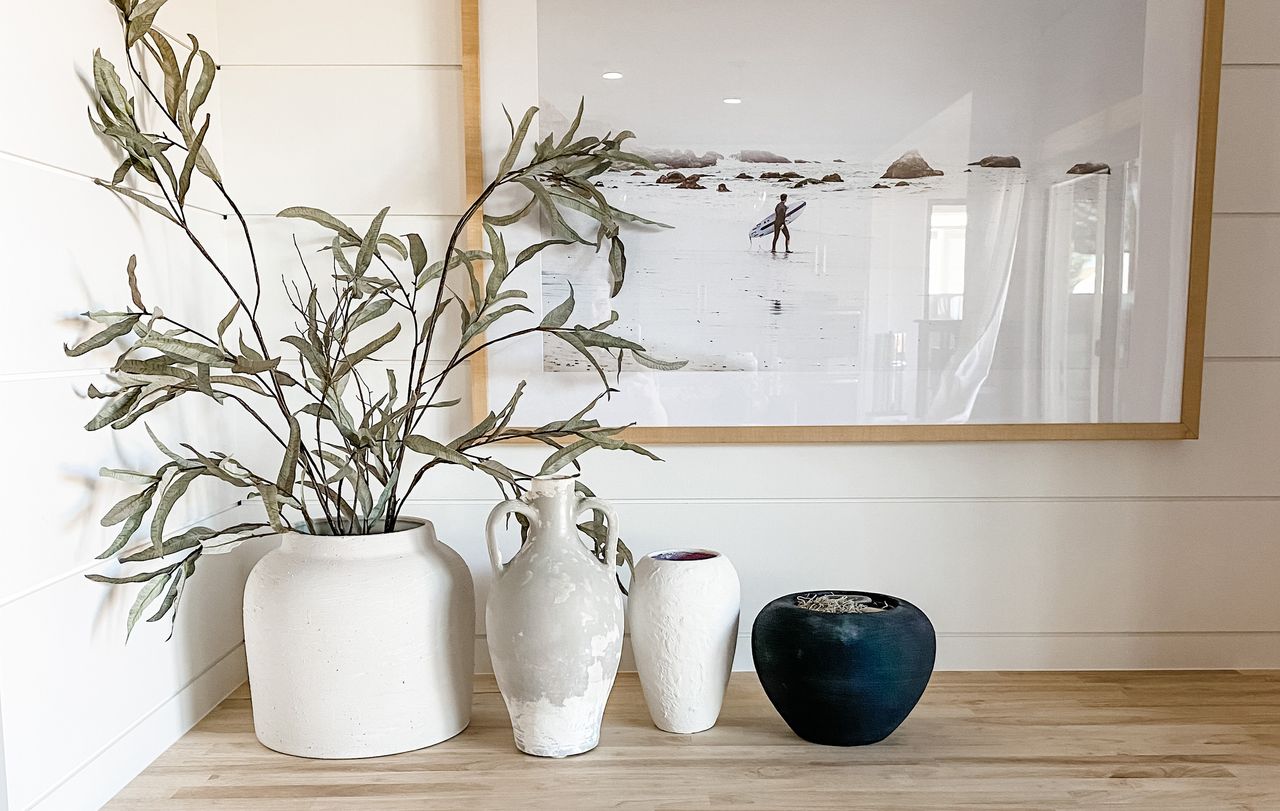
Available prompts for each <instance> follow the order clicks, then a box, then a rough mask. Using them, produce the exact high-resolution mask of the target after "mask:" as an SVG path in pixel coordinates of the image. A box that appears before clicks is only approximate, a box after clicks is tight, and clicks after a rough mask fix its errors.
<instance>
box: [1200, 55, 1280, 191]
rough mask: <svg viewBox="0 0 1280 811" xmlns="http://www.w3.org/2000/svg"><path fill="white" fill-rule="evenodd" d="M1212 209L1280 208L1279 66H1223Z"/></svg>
mask: <svg viewBox="0 0 1280 811" xmlns="http://www.w3.org/2000/svg"><path fill="white" fill-rule="evenodd" d="M1218 121H1219V123H1218V150H1217V161H1216V172H1217V179H1216V184H1215V190H1214V198H1213V210H1214V212H1215V213H1233V212H1270V213H1276V212H1280V150H1277V149H1276V148H1275V145H1276V144H1277V143H1280V69H1272V68H1251V67H1237V68H1232V67H1226V68H1224V69H1223V71H1222V97H1221V108H1220V111H1219V118H1218Z"/></svg>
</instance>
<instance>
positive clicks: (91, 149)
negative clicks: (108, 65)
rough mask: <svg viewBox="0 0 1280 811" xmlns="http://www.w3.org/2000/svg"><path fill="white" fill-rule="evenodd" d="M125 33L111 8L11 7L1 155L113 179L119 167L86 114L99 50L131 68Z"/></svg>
mask: <svg viewBox="0 0 1280 811" xmlns="http://www.w3.org/2000/svg"><path fill="white" fill-rule="evenodd" d="M119 32H120V28H119V24H118V23H117V22H116V11H115V8H114V7H113V6H112V5H111V4H110V3H108V2H97V0H94V1H93V2H88V3H86V2H82V1H81V0H47V1H46V2H39V3H18V4H13V5H11V6H10V7H8V8H6V9H5V23H4V25H3V26H0V53H3V54H4V55H5V56H4V59H5V69H4V70H0V98H3V99H4V102H5V113H4V115H3V116H0V151H2V152H9V153H12V154H16V155H21V156H22V157H25V158H31V159H33V160H37V161H41V162H43V163H48V164H52V165H54V166H60V167H62V168H65V169H71V170H73V171H78V172H84V173H86V174H93V173H105V174H106V175H107V176H110V174H111V170H112V169H113V168H114V167H115V165H116V164H117V163H119V161H113V160H112V155H111V153H110V151H109V150H108V148H107V146H106V144H105V143H104V142H103V141H102V140H101V139H100V138H99V137H98V135H97V133H95V132H94V131H93V130H92V129H91V128H90V126H89V121H88V119H87V118H86V116H85V110H86V109H87V108H88V106H89V103H90V97H89V90H88V89H89V88H92V87H93V51H94V49H95V48H101V49H102V54H103V56H105V57H106V58H107V59H109V60H111V61H112V62H113V63H115V64H116V65H117V66H121V65H123V64H124V49H123V43H122V42H121V34H120V33H119ZM121 70H122V72H123V68H121ZM104 167H105V168H104ZM5 188H6V189H7V188H10V187H9V186H7V185H6V186H5ZM5 196H6V197H8V196H10V195H9V194H6V195H5Z"/></svg>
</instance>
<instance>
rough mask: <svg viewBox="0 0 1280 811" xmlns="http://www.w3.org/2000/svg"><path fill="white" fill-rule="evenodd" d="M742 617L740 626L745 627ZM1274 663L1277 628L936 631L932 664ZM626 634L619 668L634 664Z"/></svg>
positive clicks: (746, 648) (744, 643)
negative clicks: (1245, 630) (1246, 630)
mask: <svg viewBox="0 0 1280 811" xmlns="http://www.w3.org/2000/svg"><path fill="white" fill-rule="evenodd" d="M750 625H751V617H749V616H744V618H743V620H742V623H741V624H740V625H739V628H740V629H741V628H747V629H748V630H749V629H750ZM475 656H476V672H477V673H492V672H493V661H492V660H491V659H490V658H489V641H488V638H487V637H486V636H484V635H483V634H480V635H478V636H477V637H476V642H475ZM1277 667H1280V631H1275V632H1263V633H1235V632H1231V631H1209V632H1203V633H1200V632H1189V633H1180V632H1174V633H1134V632H1120V633H1096V634H1095V633H1080V634H1072V633H1067V634H1041V633H1031V634H963V633H955V634H952V633H947V632H942V633H940V634H938V655H937V662H936V664H935V667H934V670H935V671H937V670H1144V669H1158V670H1187V669H1192V670H1220V669H1223V668H1232V669H1234V668H1239V669H1274V668H1277ZM635 669H636V665H635V655H634V652H633V650H632V647H631V639H630V638H629V637H628V638H626V639H625V640H624V641H623V643H622V663H621V665H620V666H619V670H621V671H623V672H625V671H634V670H635ZM733 669H734V670H737V671H753V670H755V665H754V663H753V662H752V659H751V634H750V633H740V634H739V636H738V644H737V648H736V649H735V651H734V657H733Z"/></svg>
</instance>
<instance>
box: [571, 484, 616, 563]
mask: <svg viewBox="0 0 1280 811" xmlns="http://www.w3.org/2000/svg"><path fill="white" fill-rule="evenodd" d="M587 510H599V511H600V512H602V513H604V517H605V518H607V519H609V520H608V523H607V524H606V525H605V527H606V535H605V542H604V558H605V561H606V563H605V568H607V569H608V570H609V571H613V570H614V569H615V568H616V567H617V565H618V514H617V513H616V512H614V510H613V507H612V506H610V505H609V503H608V502H605V501H601V500H600V499H598V498H584V499H583V500H582V501H579V502H578V515H582V513H584V512H586V511H587Z"/></svg>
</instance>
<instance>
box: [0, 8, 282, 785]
mask: <svg viewBox="0 0 1280 811" xmlns="http://www.w3.org/2000/svg"><path fill="white" fill-rule="evenodd" d="M214 12H215V9H214V6H213V4H212V3H211V2H206V0H172V2H170V3H169V6H168V8H167V9H166V11H165V25H166V27H169V26H172V29H171V30H178V31H185V30H192V31H196V32H199V34H200V35H201V37H202V39H203V42H204V43H205V44H206V46H207V47H210V48H213V49H215V50H216V48H217V41H216V29H217V24H216V18H215V13H214ZM97 47H101V48H102V49H103V53H104V54H105V55H106V56H107V57H108V58H109V59H111V60H112V61H114V62H116V63H117V64H118V65H121V64H123V60H122V59H121V53H122V51H121V45H120V33H119V27H118V25H117V23H116V21H115V12H114V10H113V8H112V6H111V4H110V3H109V2H107V0H90V2H85V0H42V2H38V3H23V4H13V5H12V6H11V7H6V15H5V22H4V24H3V25H2V26H0V98H2V99H3V100H4V106H5V113H4V114H3V115H0V191H2V193H0V231H3V236H4V240H3V242H4V245H5V256H6V260H7V261H6V262H5V263H4V264H5V277H6V282H5V292H4V295H3V297H2V298H0V311H2V312H0V403H2V404H3V417H4V426H5V429H4V440H3V444H4V465H3V472H0V480H2V481H0V487H2V492H3V493H4V501H3V503H4V511H5V532H4V533H3V535H0V760H2V762H0V810H2V809H6V808H13V809H28V808H41V809H86V808H94V807H97V806H98V805H100V804H101V803H103V802H105V800H106V799H108V798H109V797H111V796H112V795H113V794H114V793H115V792H116V791H118V790H119V788H121V787H122V786H123V785H124V784H125V783H127V782H128V781H129V780H130V779H131V778H132V777H133V776H134V775H135V774H136V773H137V772H138V771H139V770H141V769H142V768H144V767H145V766H146V765H147V764H148V763H149V762H150V761H151V760H152V759H153V758H155V756H156V755H158V754H159V753H160V752H162V751H164V749H165V748H167V747H168V746H169V745H170V744H171V743H172V742H173V741H174V740H176V739H177V738H178V737H179V736H181V734H182V733H183V732H185V731H186V730H187V729H189V728H190V726H191V725H192V724H193V723H195V722H196V721H197V720H199V719H200V718H201V717H202V716H203V715H204V714H205V713H206V712H208V710H209V709H210V708H211V707H213V706H214V705H216V704H217V702H218V701H220V700H221V699H222V698H223V697H224V696H225V695H226V694H227V693H228V692H229V691H230V690H232V689H234V688H235V687H236V686H237V685H239V684H240V683H242V682H243V680H244V656H243V649H242V639H243V634H242V631H241V627H240V620H239V616H240V590H241V588H242V587H243V583H244V577H245V575H246V573H247V570H248V567H249V566H250V565H251V563H252V562H253V560H254V555H255V554H259V553H260V550H244V551H243V552H237V553H233V554H231V555H228V556H226V557H225V558H222V559H209V560H207V561H206V562H204V563H202V565H201V568H202V570H203V571H202V572H201V573H200V576H199V577H198V579H197V580H196V581H194V582H193V584H192V588H191V589H190V590H188V591H187V593H186V595H185V596H184V601H187V602H188V605H187V606H186V608H185V609H184V615H183V619H182V621H181V622H180V623H179V627H178V631H177V633H176V634H175V638H174V641H173V642H170V643H167V644H166V643H165V641H164V639H165V636H166V634H167V631H168V627H167V623H166V624H165V625H164V626H163V627H162V626H161V625H151V626H145V627H141V628H139V629H138V630H136V631H135V633H134V636H133V639H132V640H131V641H130V643H129V645H128V646H127V647H126V646H125V645H124V623H125V615H126V612H127V611H128V608H129V605H130V603H131V602H132V598H133V594H132V592H131V590H125V589H109V588H106V587H104V586H101V585H98V584H95V583H91V582H89V581H87V580H85V579H84V577H83V575H85V574H88V573H90V572H103V573H114V572H115V571H116V570H117V569H118V567H117V566H116V565H115V564H113V563H110V562H100V561H95V560H94V555H96V554H97V553H98V552H100V551H101V550H102V549H103V548H104V547H105V545H106V543H107V542H108V541H109V540H110V538H112V537H114V535H115V532H116V529H118V528H112V529H104V528H102V527H100V526H98V518H99V517H100V516H101V515H102V513H103V512H104V511H105V509H106V508H107V507H108V506H110V505H111V504H112V503H113V502H114V501H115V500H116V499H118V498H119V497H120V496H121V495H122V490H121V489H120V488H117V487H112V486H107V485H104V484H103V483H102V482H97V481H96V471H97V469H98V468H99V467H100V466H103V465H107V466H113V467H124V466H133V465H139V466H146V465H154V464H155V463H156V459H155V457H156V455H157V454H156V453H155V452H154V451H153V450H151V449H149V448H148V445H147V442H146V439H145V434H144V433H143V432H142V430H141V429H142V426H140V425H139V426H134V429H136V430H134V429H131V430H130V431H128V432H127V433H125V434H123V435H121V434H114V433H113V432H111V431H100V432H96V433H93V434H88V433H86V432H85V431H83V430H82V429H81V426H82V425H83V424H84V423H85V422H87V421H88V419H89V418H90V417H91V416H92V415H93V413H94V412H95V411H96V410H97V405H98V403H96V402H94V401H90V400H88V399H87V398H86V397H85V396H84V392H85V389H86V387H87V386H88V384H89V383H90V382H93V381H95V380H97V379H98V378H99V376H100V375H101V373H102V371H103V370H104V369H105V368H106V367H107V366H109V365H110V364H111V362H112V360H113V358H112V355H111V353H110V352H107V351H99V352H96V353H92V354H89V355H86V356H84V357H80V358H67V357H65V356H64V355H63V353H62V344H63V343H64V342H74V341H75V340H77V339H79V338H81V337H83V336H84V335H86V334H88V332H87V330H86V329H85V327H84V326H83V324H82V323H81V322H79V321H77V320H76V319H75V318H74V317H73V316H74V314H75V313H78V312H81V311H84V310H86V309H96V308H103V307H113V308H118V307H119V306H120V305H122V304H124V303H127V302H128V299H129V292H128V288H127V286H126V283H125V277H124V267H125V263H126V260H127V259H128V257H129V254H131V253H135V252H136V253H137V254H138V258H139V271H138V273H139V278H140V286H141V288H142V291H143V294H144V296H145V297H146V298H148V299H150V301H151V303H163V305H164V308H165V310H166V311H167V312H169V313H171V314H178V313H183V312H188V311H191V310H193V309H195V308H197V307H199V306H200V305H201V302H202V301H206V300H209V299H208V298H207V297H208V296H210V295H213V293H212V291H211V289H210V288H209V287H207V286H205V285H202V284H200V283H198V282H197V281H196V280H197V279H199V278H202V277H204V276H206V275H207V274H204V273H200V272H197V269H196V268H197V264H198V261H199V260H198V259H197V258H196V257H195V255H194V252H193V251H191V250H190V249H188V248H187V247H186V245H185V244H184V243H183V241H182V240H181V239H179V238H178V235H177V232H176V231H174V230H173V229H168V230H167V229H166V225H165V224H164V223H162V222H159V221H158V218H157V217H155V216H154V215H151V214H150V213H149V212H146V211H141V210H140V207H138V206H135V205H133V204H126V203H122V202H121V201H119V200H117V199H116V198H115V197H114V196H113V195H111V194H110V193H109V192H107V191H105V190H102V189H98V188H96V187H94V186H93V185H92V183H91V182H90V180H91V178H92V177H95V176H97V177H104V176H105V177H110V175H111V173H112V170H113V169H114V168H115V162H114V161H113V159H112V155H111V153H110V151H109V149H108V148H107V147H106V146H105V145H104V144H103V143H102V142H101V141H99V139H98V137H97V136H96V135H95V134H94V133H93V132H92V130H91V129H90V127H89V124H88V122H87V120H86V117H85V110H86V106H87V104H88V96H87V94H86V90H85V87H86V85H91V84H92V79H91V76H92V74H91V71H90V65H91V63H92V54H93V50H94V48H97ZM213 103H214V104H215V105H216V99H215V101H214V102H213ZM215 115H216V109H215ZM199 199H200V201H201V202H202V203H206V202H207V203H208V205H207V206H206V208H207V209H208V210H206V211H203V212H199V213H196V214H195V215H193V226H194V227H195V228H196V229H198V230H200V231H201V232H203V233H205V234H206V235H208V236H209V239H210V242H211V244H212V245H213V246H214V249H215V250H222V249H223V247H222V246H223V244H224V242H225V240H224V227H225V226H224V220H223V217H222V214H221V213H220V210H219V209H218V207H217V206H216V205H215V204H213V203H212V202H211V201H206V198H204V197H201V198H199ZM214 300H218V301H221V300H222V299H221V298H218V299H214ZM221 309H223V310H224V311H225V306H223V307H222V308H221ZM153 416H154V419H150V424H151V425H152V427H153V428H155V429H156V430H157V431H158V432H159V433H160V434H161V435H162V436H172V435H178V434H179V433H182V434H184V438H196V437H198V441H199V442H201V443H203V444H207V446H208V447H220V446H226V445H228V444H232V445H234V444H237V442H238V440H237V439H236V430H237V429H236V428H235V427H234V421H228V419H227V415H226V414H225V413H222V412H218V411H217V410H216V409H215V408H211V407H210V408H197V409H194V410H193V409H189V408H185V407H184V408H183V409H182V414H181V415H179V414H178V413H177V412H173V413H171V414H168V415H166V414H164V413H163V412H156V413H155V415H153ZM184 509H185V512H183V513H182V514H181V515H175V516H174V518H175V520H174V524H175V525H180V524H182V523H186V522H195V521H197V520H198V521H202V522H205V521H220V520H230V519H232V517H233V515H234V514H235V512H236V510H237V509H238V508H237V507H235V501H234V498H233V497H230V496H229V495H228V494H226V493H219V492H216V491H201V492H199V493H195V494H194V497H193V499H192V500H191V502H190V504H188V505H186V506H185V508H184ZM201 581H203V582H201Z"/></svg>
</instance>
